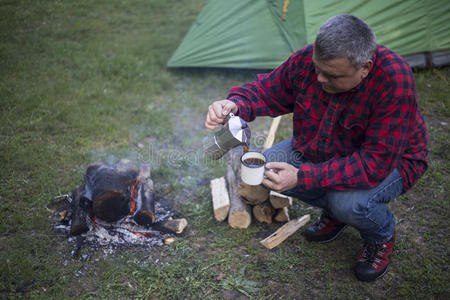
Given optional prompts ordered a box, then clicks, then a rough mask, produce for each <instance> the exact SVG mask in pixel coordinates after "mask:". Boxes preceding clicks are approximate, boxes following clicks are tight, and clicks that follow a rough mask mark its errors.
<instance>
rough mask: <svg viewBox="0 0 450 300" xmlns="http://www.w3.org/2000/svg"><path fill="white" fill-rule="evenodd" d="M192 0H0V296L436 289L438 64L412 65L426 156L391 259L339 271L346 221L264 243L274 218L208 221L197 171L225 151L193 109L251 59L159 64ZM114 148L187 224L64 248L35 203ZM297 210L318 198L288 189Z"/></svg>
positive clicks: (218, 169) (443, 204)
mask: <svg viewBox="0 0 450 300" xmlns="http://www.w3.org/2000/svg"><path fill="white" fill-rule="evenodd" d="M204 2H205V1H203V0H196V1H193V0H191V1H188V0H179V1H162V0H152V1H142V0H130V1H104V0H103V1H7V0H4V1H1V2H0V16H1V17H0V58H1V60H0V114H1V115H0V116H1V118H0V136H1V138H0V162H1V166H2V172H1V174H0V220H1V222H0V298H9V299H15V298H54V299H61V298H67V299H69V298H75V297H80V298H95V299H97V298H108V299H109V298H138V299H145V298H151V299H167V298H170V299H174V298H180V299H181V298H192V299H197V298H200V297H202V298H208V299H209V298H210V299H215V298H225V299H239V298H259V299H278V298H288V299H291V298H297V299H299V298H300V299H302V298H303V299H316V298H317V299H330V298H333V299H348V298H352V299H374V298H384V297H386V295H389V297H390V298H393V299H399V298H404V299H411V298H416V299H433V298H445V295H446V294H448V292H449V287H448V282H449V281H450V278H449V270H448V265H449V261H448V257H449V252H448V244H449V232H448V211H449V197H448V185H449V163H448V161H449V154H448V152H447V150H448V149H449V142H448V141H449V138H450V137H449V130H448V128H449V127H448V126H449V125H448V123H449V118H450V109H449V107H450V105H449V97H448V95H449V93H450V87H449V86H450V85H449V80H450V69H448V68H444V69H435V70H432V71H416V73H415V74H416V79H417V86H418V91H419V95H420V106H421V109H422V111H423V113H424V115H425V118H426V121H427V125H428V133H429V140H430V149H431V152H430V168H429V170H428V172H427V173H426V175H425V176H424V177H423V178H422V179H421V180H420V181H419V183H418V184H417V185H416V186H415V187H414V188H413V190H412V191H411V192H409V193H407V194H406V195H404V196H402V197H401V198H400V199H398V200H397V201H395V202H394V203H392V204H390V207H391V208H392V210H393V211H394V213H395V215H396V217H397V223H398V224H397V232H398V242H397V244H396V250H395V252H394V256H393V261H394V263H393V265H392V267H391V269H390V272H389V273H388V274H387V275H386V276H385V277H384V278H383V279H382V280H379V281H376V282H374V283H370V284H367V283H361V282H358V281H357V280H356V279H355V278H354V276H353V274H352V271H351V266H352V264H353V262H354V258H355V255H356V253H357V251H358V250H359V247H360V243H361V241H360V238H359V236H358V233H357V232H356V231H355V230H354V229H351V230H347V231H346V232H345V234H344V235H343V236H342V237H341V238H340V239H338V240H336V241H335V242H333V243H332V244H329V245H317V244H311V243H307V242H306V241H304V240H303V239H302V238H301V236H300V235H299V234H295V235H293V236H292V237H290V238H289V239H288V240H287V241H285V242H284V243H283V244H282V245H281V246H279V247H277V248H276V249H274V250H271V251H269V250H267V249H265V248H263V247H261V246H260V245H259V240H260V239H262V238H263V237H266V236H267V235H269V234H270V233H272V232H273V231H275V230H276V229H277V228H278V226H279V225H276V224H274V225H262V224H257V223H253V224H252V225H251V226H250V227H249V228H248V229H246V230H233V229H231V228H230V227H229V226H228V225H227V224H225V223H216V222H215V221H214V220H213V217H212V207H211V201H210V194H209V180H210V179H211V178H214V177H216V176H219V175H221V174H223V173H224V164H223V163H222V162H217V163H204V162H202V161H201V159H200V152H199V150H198V149H199V145H200V144H201V140H202V138H203V137H204V136H205V135H207V134H209V132H208V131H207V130H206V129H204V127H203V121H204V116H205V113H206V108H207V106H208V104H209V103H210V102H211V101H212V100H215V99H220V98H223V97H225V96H226V94H227V91H228V89H229V88H230V87H231V86H233V85H239V84H242V83H244V82H246V81H249V80H252V79H253V78H254V74H255V73H254V72H252V71H242V70H211V69H196V70H189V69H177V70H170V69H167V68H165V63H166V62H167V61H168V59H169V57H170V55H171V54H172V53H173V52H174V50H175V49H176V47H177V46H178V44H179V43H180V41H181V40H182V38H183V36H184V34H185V33H186V31H187V29H188V28H189V26H190V24H191V23H192V22H193V21H194V20H195V18H196V16H197V15H198V13H199V11H200V10H201V8H202V6H203V4H204ZM289 122H290V121H289V118H285V119H284V120H283V121H282V124H281V128H280V130H279V132H278V136H277V140H281V139H283V138H286V137H288V136H289V135H290V132H291V131H290V123H289ZM269 125H270V120H269V119H267V118H262V119H260V120H257V121H256V122H254V123H252V124H251V127H252V132H253V133H254V134H255V135H256V136H259V137H261V136H264V134H266V133H267V129H268V127H269ZM260 140H261V139H260V138H258V139H255V140H254V141H255V142H257V143H260ZM123 157H127V158H129V159H131V160H133V161H134V162H136V163H140V162H143V161H147V162H151V163H152V167H153V179H154V181H155V184H156V190H157V192H158V193H159V194H160V195H162V196H164V197H165V198H166V199H168V200H170V201H171V202H172V203H173V204H174V205H175V207H177V209H178V210H179V211H180V213H181V214H182V215H184V216H185V217H186V218H187V219H188V222H189V226H188V228H187V230H186V232H185V233H184V234H183V235H182V236H181V237H180V238H178V240H177V242H175V243H174V244H172V245H171V246H167V247H161V248H154V249H151V250H150V251H149V250H144V249H140V248H136V249H123V250H118V251H116V252H114V253H113V254H109V253H107V252H106V253H105V252H103V251H101V250H100V251H97V252H96V251H93V250H91V249H89V248H83V250H82V252H83V254H86V256H85V257H87V258H86V259H82V258H81V257H78V258H75V259H73V258H71V256H70V251H71V250H72V249H71V247H70V245H69V243H67V239H66V237H65V236H61V235H58V234H57V233H55V232H54V231H53V229H52V221H51V220H50V219H49V214H50V213H49V212H48V211H47V210H46V209H45V206H46V204H47V203H49V202H50V201H51V200H52V199H53V198H54V197H55V196H57V195H61V194H65V193H67V192H69V191H70V190H71V189H72V188H74V187H75V186H76V185H78V184H80V183H81V181H82V178H83V174H84V172H85V170H86V167H87V165H88V164H90V163H91V162H93V161H98V160H100V161H105V162H110V163H112V162H114V161H116V160H118V159H119V158H123ZM305 213H312V214H313V217H314V216H317V214H318V211H317V210H315V209H311V208H310V207H308V206H306V205H303V204H301V203H299V202H297V203H296V204H295V205H294V207H293V208H292V210H291V215H292V217H296V216H301V215H303V214H305Z"/></svg>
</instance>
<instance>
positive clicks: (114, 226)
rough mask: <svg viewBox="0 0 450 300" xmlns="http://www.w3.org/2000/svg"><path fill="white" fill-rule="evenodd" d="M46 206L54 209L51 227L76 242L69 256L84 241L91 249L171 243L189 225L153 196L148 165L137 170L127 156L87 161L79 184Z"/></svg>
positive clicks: (77, 249)
mask: <svg viewBox="0 0 450 300" xmlns="http://www.w3.org/2000/svg"><path fill="white" fill-rule="evenodd" d="M48 208H49V209H51V210H52V211H53V212H54V216H55V218H56V223H55V226H54V227H55V229H57V230H60V231H63V232H64V233H66V234H68V235H69V240H70V241H75V250H74V253H73V254H76V252H78V251H79V249H80V248H81V245H82V244H83V243H85V242H87V243H88V244H90V245H93V246H94V247H99V246H111V247H119V246H145V247H152V246H155V245H163V244H169V243H171V242H172V241H174V238H173V236H174V235H175V234H180V233H181V232H182V231H183V230H184V228H185V227H186V225H187V221H186V219H184V218H176V216H175V213H174V212H173V211H172V209H171V207H170V205H169V204H168V203H163V202H162V201H159V199H158V197H156V195H155V193H154V185H153V181H152V179H151V177H150V165H149V164H142V165H141V166H140V168H139V169H138V168H137V167H136V166H135V165H133V164H132V163H131V161H129V160H126V159H122V160H120V161H118V162H117V163H116V164H114V165H107V164H104V163H94V164H91V165H89V166H88V168H87V170H86V174H85V176H84V182H83V184H81V185H80V186H78V187H76V188H75V189H74V190H73V191H72V192H71V193H70V194H68V195H64V196H62V197H59V199H57V201H54V202H53V203H52V204H50V205H49V206H48Z"/></svg>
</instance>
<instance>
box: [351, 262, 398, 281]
mask: <svg viewBox="0 0 450 300" xmlns="http://www.w3.org/2000/svg"><path fill="white" fill-rule="evenodd" d="M389 266H390V264H389V265H388V266H387V267H386V269H385V270H384V272H383V273H381V274H380V275H378V276H377V277H375V278H373V279H365V278H364V279H363V278H359V277H358V275H356V274H355V275H356V278H357V279H358V280H359V281H363V282H373V281H375V280H378V279H380V278H381V277H383V276H384V275H385V274H386V273H387V271H388V269H389Z"/></svg>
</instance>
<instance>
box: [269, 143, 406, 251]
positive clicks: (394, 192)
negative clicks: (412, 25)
mask: <svg viewBox="0 0 450 300" xmlns="http://www.w3.org/2000/svg"><path fill="white" fill-rule="evenodd" d="M264 154H265V155H266V157H267V161H268V162H271V161H282V162H287V163H289V164H291V165H293V166H295V167H296V168H298V167H299V166H300V165H301V164H302V163H304V162H305V161H304V160H303V158H302V155H301V153H299V152H297V151H294V150H293V149H292V139H288V140H285V141H283V142H281V143H278V144H276V145H274V146H273V147H272V148H270V149H268V150H266V151H265V152H264ZM402 189H403V178H402V176H401V174H400V172H399V171H398V170H397V168H395V169H394V171H392V173H391V174H390V175H389V176H388V177H387V178H386V179H384V181H383V182H382V183H381V184H380V185H378V186H377V187H375V188H372V189H366V190H352V191H335V190H330V189H323V188H317V189H314V190H310V191H306V192H305V191H302V190H299V189H297V188H293V189H291V190H288V191H285V192H283V194H285V195H287V196H291V197H294V198H298V199H300V200H302V201H304V202H306V203H308V204H309V205H312V206H315V207H320V208H322V209H323V210H325V211H326V212H327V213H329V214H331V215H332V216H334V217H335V218H336V219H338V220H339V221H341V222H344V223H347V224H350V225H352V226H353V227H355V228H356V229H358V230H359V232H360V234H361V237H362V238H363V239H364V240H365V241H367V242H370V243H379V242H386V241H388V240H390V239H391V237H392V236H393V234H394V229H395V219H394V215H393V214H392V212H391V211H390V210H389V209H388V207H387V206H386V203H389V202H390V201H391V200H393V199H395V198H397V197H398V196H399V195H400V194H401V193H402Z"/></svg>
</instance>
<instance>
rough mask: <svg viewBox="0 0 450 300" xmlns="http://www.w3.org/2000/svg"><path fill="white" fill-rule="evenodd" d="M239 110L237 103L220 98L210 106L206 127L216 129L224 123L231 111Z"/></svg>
mask: <svg viewBox="0 0 450 300" xmlns="http://www.w3.org/2000/svg"><path fill="white" fill-rule="evenodd" d="M237 110H238V108H237V106H236V104H234V102H232V101H230V100H219V101H215V102H213V104H211V105H210V106H209V107H208V114H207V115H206V122H205V127H206V128H208V129H215V128H216V127H217V126H218V125H219V124H223V123H224V121H225V120H226V118H227V116H228V114H229V113H230V112H232V113H234V114H235V113H236V112H237Z"/></svg>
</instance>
